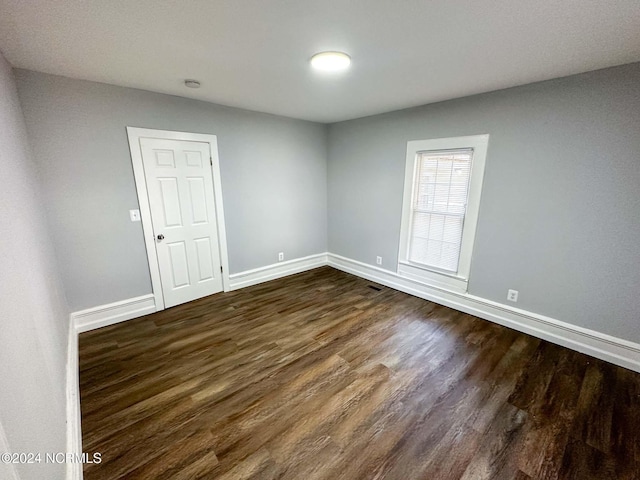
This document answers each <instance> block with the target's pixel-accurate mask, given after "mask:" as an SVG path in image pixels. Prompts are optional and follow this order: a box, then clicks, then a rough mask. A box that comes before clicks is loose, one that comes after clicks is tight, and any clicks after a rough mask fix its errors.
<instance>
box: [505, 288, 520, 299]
mask: <svg viewBox="0 0 640 480" xmlns="http://www.w3.org/2000/svg"><path fill="white" fill-rule="evenodd" d="M507 300H509V301H510V302H517V301H518V290H511V289H509V291H508V292H507Z"/></svg>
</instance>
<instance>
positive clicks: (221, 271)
mask: <svg viewBox="0 0 640 480" xmlns="http://www.w3.org/2000/svg"><path fill="white" fill-rule="evenodd" d="M220 273H224V271H223V270H222V265H220Z"/></svg>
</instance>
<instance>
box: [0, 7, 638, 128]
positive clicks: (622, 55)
mask: <svg viewBox="0 0 640 480" xmlns="http://www.w3.org/2000/svg"><path fill="white" fill-rule="evenodd" d="M0 50H1V51H3V52H4V54H5V57H6V58H7V59H8V60H9V62H10V63H11V64H13V65H14V66H15V67H19V68H27V69H31V70H38V71H42V72H47V73H54V74H58V75H65V76H69V77H75V78H82V79H87V80H94V81H98V82H105V83H111V84H114V85H123V86H127V87H135V88H141V89H145V90H151V91H155V92H162V93H169V94H173V95H180V96H184V97H191V98H197V99H200V100H207V101H210V102H215V103H220V104H224V105H232V106H236V107H242V108H247V109H251V110H258V111H262V112H269V113H275V114H280V115H286V116H290V117H295V118H303V119H307V120H315V121H319V122H335V121H339V120H345V119H350V118H356V117H361V116H366V115H372V114H375V113H380V112H386V111H390V110H396V109H399V108H404V107H409V106H414V105H421V104H425V103H431V102H436V101H440V100H445V99H450V98H456V97H462V96H465V95H470V94H474V93H480V92H486V91H490V90H496V89H500V88H505V87H511V86H515V85H521V84H525V83H530V82H535V81H538V80H545V79H549V78H554V77H560V76H565V75H570V74H573V73H579V72H584V71H588V70H595V69H598V68H604V67H608V66H613V65H620V64H623V63H629V62H634V61H639V60H640V1H639V0H421V1H417V0H386V1H385V0H342V1H339V0H324V1H313V0H177V1H166V0H165V1H158V0H55V1H53V0H40V1H33V0H0ZM322 50H341V51H345V52H347V53H349V54H350V55H351V56H352V59H353V63H352V68H351V69H350V70H349V71H348V72H347V73H344V74H340V75H335V74H334V75H327V74H324V75H319V74H317V73H314V72H312V71H311V69H310V67H309V63H308V60H309V58H310V57H311V55H312V54H314V53H316V52H318V51H322ZM185 78H195V79H198V80H200V81H201V82H202V87H201V88H200V89H199V90H192V89H188V88H186V87H185V86H184V85H183V83H182V82H183V80H184V79H185Z"/></svg>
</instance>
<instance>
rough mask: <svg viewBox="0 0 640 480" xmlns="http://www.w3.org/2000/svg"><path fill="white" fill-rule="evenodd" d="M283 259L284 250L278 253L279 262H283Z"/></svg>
mask: <svg viewBox="0 0 640 480" xmlns="http://www.w3.org/2000/svg"><path fill="white" fill-rule="evenodd" d="M283 260H284V252H280V253H279V254H278V261H279V262H281V261H283Z"/></svg>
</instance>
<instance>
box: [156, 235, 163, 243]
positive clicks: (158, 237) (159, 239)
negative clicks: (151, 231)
mask: <svg viewBox="0 0 640 480" xmlns="http://www.w3.org/2000/svg"><path fill="white" fill-rule="evenodd" d="M156 238H157V239H158V241H159V242H161V241H162V240H164V235H163V234H160V235H158V236H157V237H156Z"/></svg>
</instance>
